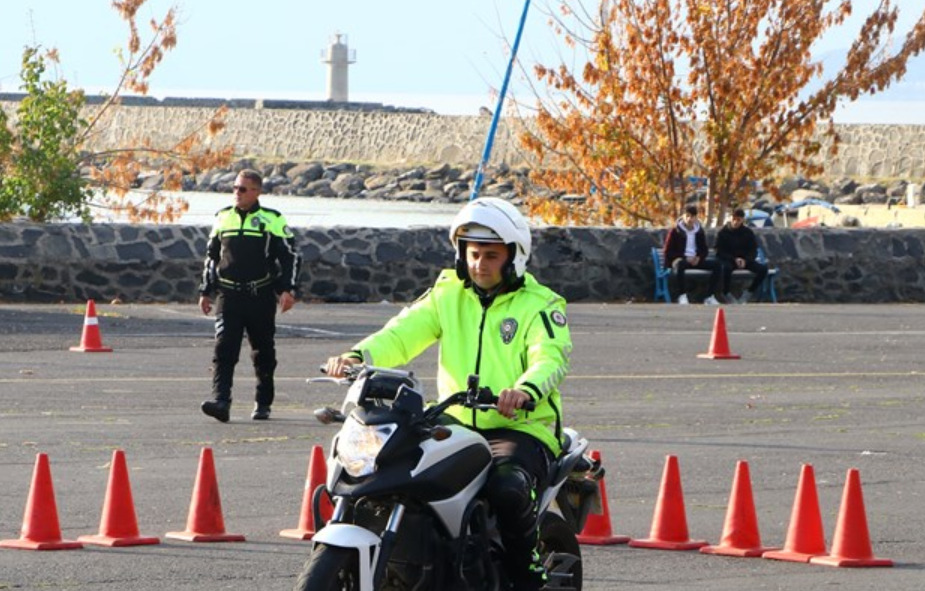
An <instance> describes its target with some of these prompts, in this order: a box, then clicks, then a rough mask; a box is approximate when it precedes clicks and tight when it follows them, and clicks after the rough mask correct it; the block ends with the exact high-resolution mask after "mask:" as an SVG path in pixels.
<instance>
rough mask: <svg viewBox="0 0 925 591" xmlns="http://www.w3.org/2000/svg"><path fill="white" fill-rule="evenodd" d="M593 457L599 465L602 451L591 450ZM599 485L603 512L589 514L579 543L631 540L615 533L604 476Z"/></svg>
mask: <svg viewBox="0 0 925 591" xmlns="http://www.w3.org/2000/svg"><path fill="white" fill-rule="evenodd" d="M591 459H592V460H594V462H595V463H596V464H598V465H599V464H600V461H601V452H599V451H598V450H596V449H594V450H591ZM597 486H598V492H599V493H600V495H601V513H591V514H590V515H588V519H587V521H585V526H584V528H583V529H582V530H581V533H580V534H578V543H579V544H589V545H592V546H609V545H611V544H625V543H627V542H629V541H630V539H629V536H615V535H613V529H612V528H611V526H610V505H609V504H608V503H607V487H606V486H604V479H603V478H601V479H600V480H598V481H597Z"/></svg>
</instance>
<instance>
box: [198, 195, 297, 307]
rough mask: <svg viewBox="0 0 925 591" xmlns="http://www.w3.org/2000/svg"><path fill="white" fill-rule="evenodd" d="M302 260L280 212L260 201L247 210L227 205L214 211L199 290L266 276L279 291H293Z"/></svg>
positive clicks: (260, 280) (254, 281)
mask: <svg viewBox="0 0 925 591" xmlns="http://www.w3.org/2000/svg"><path fill="white" fill-rule="evenodd" d="M301 263H302V257H301V255H300V254H299V252H298V250H297V249H296V245H295V236H294V235H293V233H292V230H290V229H289V226H287V225H286V219H285V218H284V217H283V215H282V214H281V213H280V212H278V211H276V210H274V209H268V208H265V207H261V206H260V204H259V203H257V204H255V205H254V207H252V208H251V209H250V211H247V212H241V211H238V210H237V209H236V208H235V207H234V206H229V207H226V208H224V209H221V210H219V211H218V212H217V213H216V214H215V223H214V224H213V226H212V232H211V233H210V234H209V244H208V249H207V254H206V260H205V266H204V269H203V273H202V283H201V284H200V286H199V291H200V293H203V294H211V293H212V292H214V291H215V289H216V288H218V287H220V286H221V283H225V284H226V285H233V284H241V285H244V284H253V283H261V282H264V281H267V280H268V279H269V280H272V281H273V283H274V287H275V289H276V291H277V292H278V293H279V292H283V291H293V292H294V291H295V290H296V288H297V287H298V280H299V271H300V269H301ZM219 279H222V280H224V281H222V282H220V281H219Z"/></svg>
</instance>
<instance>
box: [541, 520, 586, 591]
mask: <svg viewBox="0 0 925 591" xmlns="http://www.w3.org/2000/svg"><path fill="white" fill-rule="evenodd" d="M537 550H538V551H539V553H540V557H541V558H542V560H543V564H544V565H545V566H546V577H547V583H546V587H545V588H546V589H563V590H564V589H569V590H571V591H581V579H582V565H581V546H579V545H578V540H577V539H576V538H575V532H574V531H572V528H571V527H569V524H568V523H566V522H565V520H564V519H562V518H561V517H559V516H558V515H556V514H555V513H547V514H546V515H544V516H543V522H542V523H541V524H540V541H539V544H538V545H537Z"/></svg>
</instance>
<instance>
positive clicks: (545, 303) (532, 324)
mask: <svg viewBox="0 0 925 591" xmlns="http://www.w3.org/2000/svg"><path fill="white" fill-rule="evenodd" d="M524 280H525V281H524V285H523V286H522V287H521V288H520V289H518V290H516V291H513V292H510V293H504V294H501V295H499V296H497V297H496V298H495V299H494V301H493V302H491V303H490V304H489V305H488V307H487V308H483V306H482V303H481V302H480V300H479V297H478V295H476V293H475V292H474V291H473V290H472V289H470V288H467V287H465V284H464V283H463V281H462V280H460V279H459V278H457V277H456V272H455V271H453V270H444V271H443V272H442V273H441V274H440V276H439V277H438V278H437V281H436V282H435V284H434V286H433V288H432V289H431V290H430V291H428V292H427V293H426V294H424V295H423V296H421V297H420V298H419V299H418V300H417V301H416V302H414V303H413V304H411V305H410V306H408V307H406V308H405V309H404V310H402V312H401V313H400V314H398V315H397V316H395V317H394V318H392V319H391V320H390V321H389V322H388V323H387V324H386V325H385V326H384V327H383V328H382V329H381V330H379V331H378V332H376V333H374V334H372V335H370V336H369V337H367V338H365V339H363V340H362V341H360V342H359V343H358V344H357V345H356V347H354V350H355V351H357V352H360V353H362V354H363V356H364V359H365V360H366V362H367V363H370V364H371V365H376V366H379V367H396V366H400V365H404V364H406V363H408V362H409V361H411V360H412V359H414V358H415V357H417V356H418V355H420V354H421V353H422V352H424V350H426V349H427V348H428V347H430V346H431V345H432V344H434V343H435V342H438V341H439V343H440V353H439V368H438V375H437V390H438V396H439V398H440V399H443V398H445V397H447V396H449V395H451V394H453V393H455V392H459V391H462V390H465V389H466V379H467V378H468V376H469V375H470V374H478V375H479V377H480V384H481V385H482V386H488V387H490V388H491V390H492V392H493V393H494V394H495V395H498V393H499V392H500V391H501V390H503V389H505V388H517V389H520V390H523V391H525V392H527V393H528V394H529V395H530V396H532V397H533V399H534V401H535V402H536V410H534V411H531V412H526V411H522V410H518V411H517V416H516V417H515V418H514V419H508V418H507V417H505V416H504V415H502V414H501V413H499V412H497V411H494V410H491V411H477V412H476V411H472V410H468V409H465V408H462V407H454V408H452V409H450V410H449V411H448V412H449V414H451V415H452V416H454V417H455V418H457V419H458V420H460V421H461V422H463V423H464V424H466V425H469V426H471V427H474V428H477V429H494V428H507V429H516V430H518V431H524V432H526V433H529V434H530V435H533V436H534V437H536V438H537V439H539V440H540V441H542V442H543V443H544V444H545V445H546V446H547V447H549V449H550V450H551V451H552V453H553V454H554V455H558V454H559V452H560V450H561V446H560V441H561V430H562V421H563V417H562V401H561V396H560V393H559V384H560V383H561V382H562V380H563V379H564V378H565V375H566V373H568V369H569V355H570V353H571V350H572V340H571V336H570V335H569V329H568V323H567V321H566V316H565V300H564V299H563V298H562V297H561V296H559V295H558V294H556V293H555V292H553V291H552V290H550V289H549V288H547V287H545V286H543V285H540V284H539V283H538V282H537V281H536V279H534V277H533V276H532V275H530V274H529V273H527V274H526V275H525V276H524Z"/></svg>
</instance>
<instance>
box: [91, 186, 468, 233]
mask: <svg viewBox="0 0 925 591" xmlns="http://www.w3.org/2000/svg"><path fill="white" fill-rule="evenodd" d="M175 195H177V196H179V197H182V198H183V199H186V201H187V202H188V203H189V210H188V211H187V212H186V213H185V214H183V216H181V217H180V218H179V219H177V220H174V221H173V222H170V224H172V225H186V226H211V225H212V220H213V218H214V217H215V212H216V211H218V210H219V209H221V208H223V207H227V206H228V205H232V204H233V203H234V196H233V195H231V194H230V193H227V194H225V193H197V192H183V193H176V194H175ZM135 198H138V197H135ZM260 204H261V205H262V206H264V207H269V208H271V209H275V210H277V211H279V212H281V213H282V214H283V215H284V216H285V218H286V221H287V222H289V225H290V226H292V227H294V228H306V227H309V226H320V227H332V226H355V227H366V228H411V227H415V226H446V227H449V225H450V223H451V222H452V220H453V216H455V215H456V213H457V212H458V211H459V210H460V208H461V207H462V206H463V205H464V204H461V203H426V202H424V203H418V202H411V201H386V200H373V199H334V198H323V197H294V196H289V195H287V196H282V195H261V196H260ZM94 221H96V222H100V223H104V222H108V223H127V222H128V218H127V217H125V216H118V215H113V214H111V213H105V212H101V211H100V210H98V209H97V210H94Z"/></svg>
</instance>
